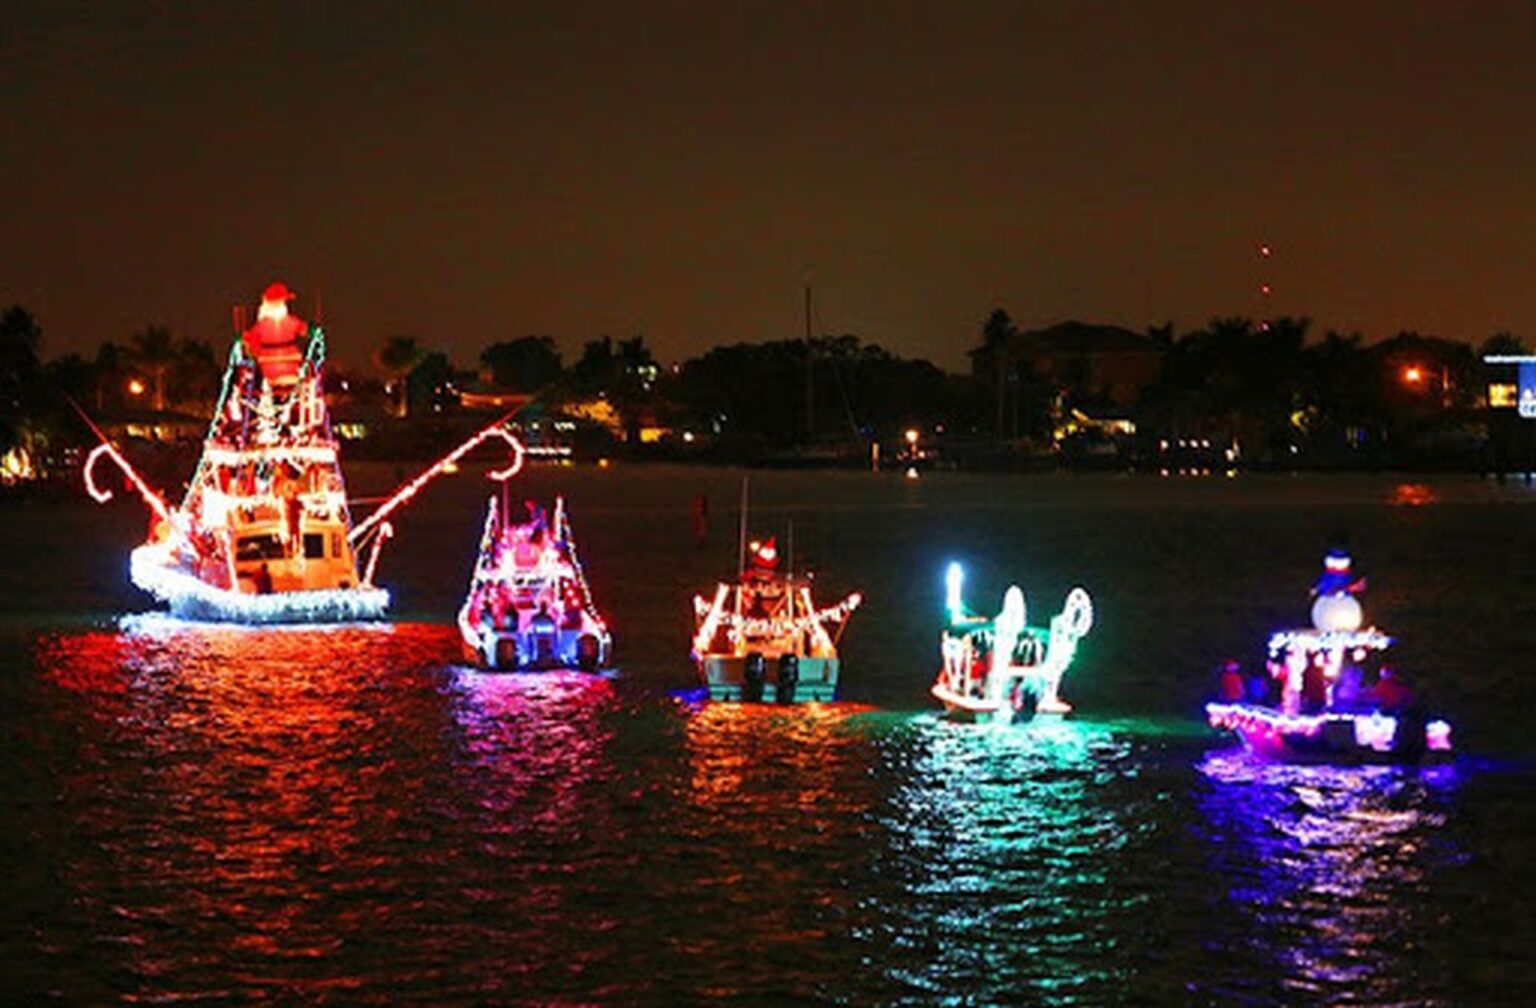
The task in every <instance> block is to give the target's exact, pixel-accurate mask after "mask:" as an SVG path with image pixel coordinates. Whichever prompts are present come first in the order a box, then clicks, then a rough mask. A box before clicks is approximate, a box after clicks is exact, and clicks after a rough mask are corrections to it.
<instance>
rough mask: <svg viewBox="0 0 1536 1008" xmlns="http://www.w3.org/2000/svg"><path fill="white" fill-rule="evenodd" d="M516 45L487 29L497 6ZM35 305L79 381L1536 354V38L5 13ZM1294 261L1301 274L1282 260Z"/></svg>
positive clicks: (11, 293)
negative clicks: (754, 358)
mask: <svg viewBox="0 0 1536 1008" xmlns="http://www.w3.org/2000/svg"><path fill="white" fill-rule="evenodd" d="M482 7H483V8H485V9H481V8H482ZM0 98H3V106H0V107H3V110H4V132H3V147H0V181H3V192H4V194H5V196H4V199H5V203H4V207H5V210H4V217H5V222H6V227H5V231H4V233H5V241H4V244H3V251H0V303H6V304H8V303H11V302H20V303H22V304H24V305H26V306H27V307H28V308H30V309H31V310H32V311H33V312H34V313H35V314H36V315H37V316H38V317H39V319H40V321H41V323H42V325H43V327H44V330H45V333H46V343H45V351H46V352H47V353H49V354H50V355H51V354H56V353H59V352H62V351H64V350H68V349H88V348H93V347H94V346H95V344H96V343H97V342H99V341H100V340H102V339H105V338H115V339H121V338H123V337H125V336H126V335H127V334H128V333H130V332H132V331H133V330H135V329H138V328H141V327H143V326H144V325H145V324H146V323H149V322H161V323H166V324H169V325H170V326H172V328H173V329H174V330H175V331H177V332H178V333H180V334H182V335H190V336H197V337H200V338H213V337H217V338H220V339H222V338H223V336H224V335H225V333H226V332H227V322H226V320H227V319H228V317H229V306H230V305H231V304H232V303H234V302H235V301H239V300H246V301H253V300H254V298H255V296H256V294H257V293H258V292H259V290H260V289H261V287H262V286H264V285H265V284H266V283H267V282H268V281H269V280H272V279H277V278H280V279H283V280H285V281H286V282H288V283H289V284H290V285H291V286H293V287H294V288H295V289H297V290H298V291H299V292H300V294H301V296H306V297H304V298H303V299H302V300H301V301H300V303H299V306H298V307H299V310H300V312H301V313H305V314H307V313H309V312H310V311H312V307H313V306H312V301H310V300H309V297H307V296H312V295H313V294H314V293H315V292H316V291H317V290H318V291H320V292H321V293H322V294H323V297H324V303H325V315H326V323H327V327H328V328H329V330H330V332H331V337H332V340H333V352H335V353H338V354H339V355H341V356H342V357H344V358H346V357H350V358H353V359H357V360H360V359H361V358H362V357H364V356H365V355H366V354H367V352H368V350H369V348H371V347H372V346H373V345H374V344H375V343H376V342H377V341H378V340H379V339H381V338H382V337H383V336H385V335H389V334H394V333H411V334H416V335H419V336H420V337H421V338H422V339H423V340H424V341H425V342H427V343H428V344H432V345H436V346H440V347H442V348H444V349H447V350H449V351H450V352H451V353H452V354H453V355H454V356H455V357H456V358H458V359H460V360H461V361H464V362H468V361H469V360H471V359H472V357H473V355H474V354H475V353H476V352H477V350H478V348H479V347H481V346H483V345H485V344H486V343H489V342H492V341H494V340H497V339H507V338H515V337H517V336H521V335H526V334H530V333H540V334H548V335H552V336H554V337H556V338H557V340H559V341H560V342H561V345H562V347H563V348H564V349H565V352H566V356H567V359H568V360H569V359H570V358H571V357H572V356H573V355H574V354H575V353H576V351H577V350H578V349H579V346H580V342H581V341H582V340H584V339H588V338H592V337H594V336H597V335H601V334H609V335H613V336H626V335H631V334H633V333H635V332H641V333H644V334H645V336H646V338H647V340H648V342H649V343H650V344H651V346H652V347H653V348H654V349H655V351H656V352H657V354H658V356H660V357H662V358H663V359H666V360H672V359H679V358H682V357H686V356H689V355H691V354H694V353H696V352H698V351H700V350H701V349H703V348H705V347H707V346H709V345H712V344H715V343H723V342H736V341H739V340H747V341H757V340H764V339H773V338H780V337H789V336H796V335H799V333H800V330H801V300H800V299H801V294H800V285H801V284H802V282H804V280H805V279H806V278H807V277H810V278H811V279H812V281H813V283H814V287H815V291H816V302H817V308H818V315H819V320H820V326H819V328H821V329H824V330H826V331H836V332H853V333H855V334H857V335H859V336H861V337H862V338H864V339H866V340H872V341H876V342H879V343H881V344H883V345H885V346H887V347H889V348H890V349H892V350H895V351H896V352H898V353H901V354H903V355H907V356H924V357H928V358H930V359H932V360H934V361H935V362H937V363H939V364H941V365H943V366H946V367H958V366H960V365H961V363H962V362H963V360H964V356H963V354H964V350H965V349H966V348H967V347H968V346H970V345H971V344H972V342H973V341H974V340H975V338H976V333H977V330H978V326H979V324H980V321H981V320H982V318H983V317H984V316H985V315H986V313H987V312H988V310H989V309H991V308H992V307H993V306H995V305H999V304H1001V305H1004V306H1006V307H1007V308H1008V309H1009V310H1010V311H1011V312H1012V313H1013V315H1014V317H1015V318H1016V319H1017V320H1019V321H1020V322H1022V323H1025V324H1030V325H1033V324H1043V323H1049V322H1054V321H1058V320H1060V319H1062V318H1066V317H1079V318H1086V319H1090V320H1098V321H1107V322H1117V323H1121V324H1126V325H1129V326H1131V327H1133V328H1137V329H1140V328H1142V327H1144V326H1146V325H1147V324H1150V323H1155V322H1159V321H1162V320H1165V319H1172V320H1174V321H1176V322H1178V323H1179V324H1180V325H1185V326H1187V325H1195V324H1198V323H1200V322H1203V321H1204V320H1205V319H1207V318H1209V317H1211V316H1213V315H1217V314H1248V315H1258V314H1260V313H1263V312H1265V311H1266V309H1265V308H1264V307H1263V306H1262V304H1261V301H1260V298H1259V297H1258V295H1257V294H1256V289H1257V287H1258V284H1259V283H1260V282H1261V281H1262V280H1265V279H1268V280H1269V282H1271V283H1272V284H1273V286H1274V291H1275V293H1274V295H1273V297H1272V299H1271V303H1272V307H1271V308H1269V309H1268V311H1270V312H1272V313H1273V314H1282V313H1287V312H1290V313H1305V314H1310V315H1311V316H1313V318H1314V319H1315V320H1316V324H1317V325H1318V326H1319V327H1332V328H1340V329H1360V330H1363V331H1364V332H1365V333H1366V334H1367V336H1368V337H1370V338H1379V337H1384V336H1388V335H1391V334H1392V333H1394V332H1396V331H1397V330H1398V329H1402V328H1412V329H1417V330H1419V331H1421V332H1429V333H1435V334H1439V335H1446V336H1453V337H1457V338H1464V339H1469V340H1481V339H1482V338H1484V337H1486V336H1487V335H1489V334H1491V333H1492V332H1494V331H1496V330H1500V329H1509V330H1513V331H1515V332H1516V333H1521V334H1524V335H1525V336H1527V337H1528V338H1530V337H1536V5H1532V4H1528V3H1491V2H1490V3H1462V2H1452V0H1447V2H1443V3H1440V2H1437V3H1423V4H1415V3H1406V2H1398V3H1366V2H1357V0H1335V2H1329V3H1317V4H1294V3H1278V4H1276V3H1248V2H1236V3H1233V2H1225V3H1211V4H1161V3H1151V2H1147V3H1135V4H1129V3H1127V4H1110V3H1088V2H1072V3H1060V4H1037V3H1023V2H1016V3H979V2H978V3H955V2H939V0H935V2H933V3H909V2H901V0H884V2H877V3H868V4H851V3H835V2H815V3H803V4H802V3H794V2H787V0H779V2H773V3H744V2H732V0H713V2H708V3H697V4H670V3H650V2H643V0H632V2H628V3H612V4H591V3H578V2H556V3H549V4H513V3H504V4H484V5H480V4H465V5H460V4H422V5H414V4H413V5H395V4H375V3H370V4H361V3H350V2H342V0H331V2H326V3H314V4H305V5H276V4H262V5H245V4H236V3H214V4H179V3H159V4H142V5H125V4H107V3H100V2H83V3H82V2H70V0H46V2H40V3H33V2H25V3H21V4H17V3H15V2H14V0H13V2H12V3H10V4H7V7H6V13H5V14H4V16H3V19H0ZM1261 242H1269V243H1271V244H1272V245H1273V247H1274V249H1275V255H1274V257H1273V259H1272V260H1271V261H1270V263H1269V265H1268V266H1267V267H1265V266H1264V265H1263V264H1262V263H1261V262H1260V259H1259V257H1258V255H1257V251H1256V248H1257V246H1258V244H1259V243H1261Z"/></svg>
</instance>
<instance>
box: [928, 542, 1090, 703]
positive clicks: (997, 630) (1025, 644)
mask: <svg viewBox="0 0 1536 1008" xmlns="http://www.w3.org/2000/svg"><path fill="white" fill-rule="evenodd" d="M964 583H965V569H964V568H963V567H961V566H960V564H958V563H954V564H950V566H949V569H948V571H947V572H946V573H945V595H946V600H945V610H946V615H947V620H946V622H945V625H944V629H943V631H942V632H941V633H940V635H939V654H940V658H941V661H940V666H939V674H938V678H937V679H936V680H935V681H934V684H933V687H932V690H931V692H932V694H933V696H934V697H935V698H936V699H937V700H938V701H939V702H940V703H942V704H943V705H944V709H945V711H946V712H947V713H948V714H949V716H950V717H952V718H954V719H956V720H961V721H973V722H998V723H1011V722H1014V721H1020V720H1028V719H1029V718H1031V717H1034V716H1036V715H1054V716H1058V717H1059V716H1061V715H1064V714H1067V713H1070V712H1071V710H1072V705H1071V704H1069V703H1067V702H1066V701H1064V700H1062V699H1061V696H1060V688H1061V677H1062V674H1063V673H1065V672H1066V670H1067V668H1068V667H1069V666H1070V665H1071V664H1072V661H1073V659H1074V658H1075V657H1076V656H1077V644H1078V641H1080V640H1081V639H1082V638H1083V637H1084V636H1085V635H1086V634H1087V633H1088V631H1089V630H1090V629H1092V627H1093V602H1092V600H1091V599H1090V598H1089V597H1088V592H1087V591H1085V590H1084V589H1082V588H1073V589H1072V590H1071V591H1070V592H1068V593H1067V598H1066V603H1065V604H1064V605H1063V607H1062V611H1061V612H1059V613H1057V614H1056V615H1055V616H1052V617H1051V620H1050V624H1049V625H1048V626H1044V627H1040V626H1030V625H1029V623H1028V620H1027V614H1026V610H1025V605H1024V592H1023V590H1022V589H1021V588H1019V587H1018V585H1013V586H1010V587H1009V588H1008V590H1007V591H1006V592H1004V593H1003V604H1002V609H1001V610H1000V611H999V612H998V614H997V615H996V616H995V617H992V618H988V617H985V616H979V615H976V614H975V613H972V612H971V611H970V610H969V609H967V608H966V606H965V603H964V600H963V597H962V589H963V587H964Z"/></svg>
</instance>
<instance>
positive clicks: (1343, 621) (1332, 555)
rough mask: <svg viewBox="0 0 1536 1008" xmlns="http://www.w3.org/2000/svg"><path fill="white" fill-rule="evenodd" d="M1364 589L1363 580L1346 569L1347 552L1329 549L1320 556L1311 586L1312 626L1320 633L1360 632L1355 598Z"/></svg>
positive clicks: (1358, 608) (1362, 616)
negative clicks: (1313, 598)
mask: <svg viewBox="0 0 1536 1008" xmlns="http://www.w3.org/2000/svg"><path fill="white" fill-rule="evenodd" d="M1364 590H1365V578H1363V577H1360V578H1357V577H1355V575H1354V573H1353V572H1352V571H1351V570H1350V559H1349V553H1348V552H1347V551H1345V550H1342V549H1331V550H1329V551H1328V555H1327V556H1325V557H1323V573H1322V575H1321V576H1320V577H1319V578H1318V579H1317V583H1316V584H1314V585H1313V586H1312V594H1313V595H1315V596H1316V601H1314V602H1313V603H1312V625H1313V626H1314V627H1316V628H1317V629H1318V630H1321V631H1323V632H1324V633H1330V632H1331V633H1350V632H1352V631H1355V630H1359V629H1360V624H1361V622H1362V621H1363V620H1364V613H1363V612H1362V611H1361V609H1360V601H1359V600H1358V599H1356V598H1355V596H1356V595H1357V594H1359V593H1360V592H1362V591H1364Z"/></svg>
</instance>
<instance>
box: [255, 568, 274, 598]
mask: <svg viewBox="0 0 1536 1008" xmlns="http://www.w3.org/2000/svg"><path fill="white" fill-rule="evenodd" d="M256 594H257V595H271V594H272V571H271V569H269V568H268V567H267V565H266V564H262V565H261V566H260V567H258V568H257V569H256Z"/></svg>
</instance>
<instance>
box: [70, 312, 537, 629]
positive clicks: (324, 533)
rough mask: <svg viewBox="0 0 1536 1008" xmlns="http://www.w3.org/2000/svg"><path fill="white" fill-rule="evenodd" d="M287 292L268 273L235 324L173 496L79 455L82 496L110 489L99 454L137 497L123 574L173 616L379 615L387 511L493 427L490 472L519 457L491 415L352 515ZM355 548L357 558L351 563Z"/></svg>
mask: <svg viewBox="0 0 1536 1008" xmlns="http://www.w3.org/2000/svg"><path fill="white" fill-rule="evenodd" d="M293 298H294V294H293V292H292V291H290V290H289V289H288V288H287V287H286V286H285V285H284V284H281V283H274V284H272V285H270V286H269V287H267V288H266V290H265V291H264V292H263V294H262V298H261V306H260V308H259V309H258V311H257V315H256V320H255V322H254V323H253V324H252V325H250V326H249V327H246V326H243V325H238V326H237V328H238V329H239V335H238V336H237V337H236V338H235V340H234V343H233V345H232V346H231V348H230V352H229V360H228V365H227V367H226V369H225V373H224V380H223V386H222V389H221V391H220V393H219V398H218V404H217V406H216V408H215V410H214V414H213V418H212V420H211V421H210V423H209V426H208V433H207V435H206V437H205V439H204V442H203V450H202V455H201V457H200V458H199V460H198V463H197V468H196V469H195V470H194V471H193V473H192V478H191V479H190V480H189V481H188V483H187V489H186V493H185V494H184V496H183V497H182V500H181V503H180V504H177V505H174V506H173V505H171V504H169V503H167V502H166V500H165V498H164V496H162V495H161V494H159V493H157V492H156V491H155V490H153V489H152V488H151V487H149V486H148V484H146V483H145V482H144V480H143V478H142V477H141V476H140V475H139V473H138V472H137V471H136V470H135V469H134V468H133V466H132V465H131V464H130V463H129V461H128V459H127V458H126V457H125V456H124V455H123V453H122V452H121V451H120V450H119V449H118V447H117V446H116V445H115V444H113V443H111V442H110V441H108V440H107V439H106V438H105V437H102V443H101V444H99V445H98V446H97V447H96V448H95V449H94V450H93V451H92V452H91V453H90V454H89V455H88V456H87V458H86V461H85V466H84V477H85V483H86V489H87V490H88V491H89V492H90V494H91V496H92V497H94V498H95V499H96V500H98V501H103V502H104V501H106V500H109V499H110V498H111V497H112V491H111V490H110V489H107V488H105V487H103V486H102V485H101V484H100V482H99V481H98V480H97V479H96V476H95V467H96V465H97V464H98V463H99V462H100V461H101V460H102V459H108V460H110V461H112V462H113V463H115V464H116V465H117V466H118V468H119V469H121V470H122V475H123V477H124V479H125V481H126V482H127V484H128V485H131V486H132V487H133V488H134V489H135V490H136V491H137V492H138V493H139V495H140V497H141V498H142V499H143V500H144V503H145V504H146V505H147V506H148V507H149V509H150V511H151V513H152V517H151V521H150V532H149V538H148V541H147V542H145V543H144V544H143V545H141V546H139V547H138V548H136V549H134V550H133V552H132V554H131V556H130V560H129V576H130V577H131V579H132V580H133V583H134V584H135V585H137V586H138V587H139V588H141V589H143V590H144V591H146V592H148V593H149V594H150V595H152V596H154V597H155V598H157V599H159V600H161V601H163V602H165V603H167V604H168V605H169V607H170V610H171V613H172V614H173V615H175V616H178V617H181V618H184V619H195V620H218V621H229V622H238V623H334V622H347V621H353V620H376V619H380V618H382V617H383V616H384V614H385V610H386V609H387V607H388V605H389V592H388V591H387V590H386V589H384V588H381V587H379V586H377V585H376V584H374V582H373V575H374V572H375V568H376V566H377V563H378V558H379V550H380V548H381V547H382V545H383V543H384V542H385V541H386V540H388V539H389V537H390V536H391V535H392V534H393V528H392V526H391V525H390V523H389V521H388V518H389V516H390V515H391V514H392V513H393V512H394V511H395V510H396V509H397V508H399V507H400V506H401V505H403V504H404V503H406V502H407V501H409V500H410V499H411V498H412V497H413V496H414V495H415V494H416V492H417V491H418V490H420V489H421V487H422V486H423V485H424V484H425V483H426V482H427V481H429V480H431V479H432V478H434V477H436V476H437V475H439V474H440V473H442V472H445V471H451V470H452V468H453V465H454V463H455V462H456V460H457V459H458V458H460V457H461V456H462V455H464V454H465V453H467V452H468V451H469V450H470V449H472V448H474V447H475V446H476V445H478V444H480V443H482V442H484V441H487V440H490V439H492V438H499V439H501V440H502V441H504V442H506V443H508V444H509V445H510V446H511V447H512V449H513V452H514V459H513V463H512V465H511V466H509V467H508V468H507V469H504V470H501V471H500V472H498V473H496V474H494V475H495V476H497V477H500V478H503V479H504V478H506V477H507V476H510V475H511V474H512V473H513V472H516V471H517V469H518V468H519V467H520V466H521V463H522V457H521V446H520V445H519V444H518V442H517V440H516V439H515V438H514V437H513V436H512V435H511V433H510V432H508V431H507V430H506V429H505V428H504V427H503V426H501V424H500V423H499V422H498V423H497V424H493V425H492V426H491V427H488V428H486V429H485V430H482V431H480V432H479V433H478V434H476V435H474V436H473V437H471V438H470V439H469V440H468V441H466V442H465V443H464V444H462V445H460V446H459V447H458V448H457V449H455V450H454V451H453V452H451V453H450V454H449V455H448V456H445V458H444V459H442V460H440V461H439V462H438V463H437V464H436V465H434V466H432V467H431V468H429V469H428V470H426V471H425V472H423V473H422V474H421V475H419V476H417V477H416V478H415V479H414V480H412V481H410V482H409V483H406V484H405V485H403V486H402V487H400V488H399V489H398V490H397V491H396V492H395V493H394V494H393V495H391V496H390V497H389V498H388V499H387V500H386V501H385V502H384V503H383V504H381V505H380V506H379V507H378V508H377V509H376V510H374V512H373V513H372V514H370V515H369V516H368V517H367V518H366V519H364V520H363V521H361V522H359V523H357V524H354V523H353V521H352V515H351V509H350V506H349V504H348V499H347V490H346V483H345V481H344V479H343V478H342V472H341V464H340V457H339V451H338V444H337V440H336V436H335V434H334V433H333V431H332V429H331V422H330V416H329V412H328V411H327V409H326V402H325V396H324V388H323V380H324V371H325V358H326V343H325V333H324V331H323V330H322V329H321V327H320V326H319V325H314V326H310V325H308V324H307V323H306V322H304V321H303V320H302V319H300V318H299V317H298V316H296V315H294V314H292V313H291V312H290V311H289V310H288V302H289V301H291V300H293ZM82 415H83V414H82ZM87 422H89V419H88V418H87ZM92 426H93V427H94V425H92ZM97 434H98V436H101V434H100V431H99V430H98V431H97ZM370 547H371V550H370ZM364 550H370V552H369V554H368V562H367V564H366V566H365V567H364V568H363V569H361V570H359V564H358V556H359V554H360V553H361V552H363V551H364Z"/></svg>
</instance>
